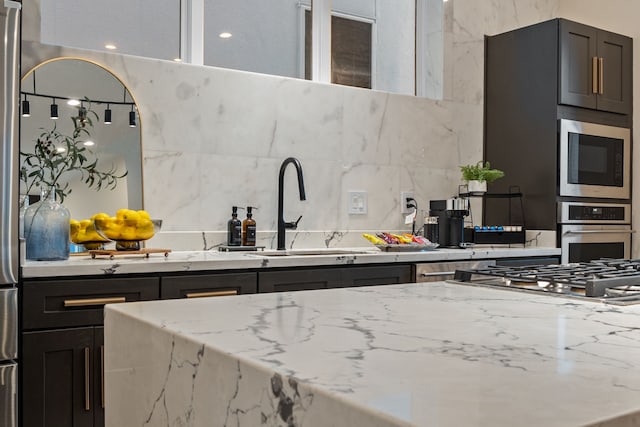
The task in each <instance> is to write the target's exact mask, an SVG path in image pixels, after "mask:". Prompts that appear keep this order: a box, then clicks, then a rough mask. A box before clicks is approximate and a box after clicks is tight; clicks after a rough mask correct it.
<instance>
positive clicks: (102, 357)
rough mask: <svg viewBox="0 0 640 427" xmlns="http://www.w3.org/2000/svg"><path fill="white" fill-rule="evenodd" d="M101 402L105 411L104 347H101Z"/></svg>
mask: <svg viewBox="0 0 640 427" xmlns="http://www.w3.org/2000/svg"><path fill="white" fill-rule="evenodd" d="M100 389H101V392H100V393H101V394H100V400H101V401H102V409H104V345H101V346H100Z"/></svg>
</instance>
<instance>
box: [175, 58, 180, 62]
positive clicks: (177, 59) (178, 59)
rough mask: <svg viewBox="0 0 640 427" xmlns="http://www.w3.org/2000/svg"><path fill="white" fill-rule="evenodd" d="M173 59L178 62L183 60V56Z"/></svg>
mask: <svg viewBox="0 0 640 427" xmlns="http://www.w3.org/2000/svg"><path fill="white" fill-rule="evenodd" d="M173 60H174V61H176V62H182V58H173Z"/></svg>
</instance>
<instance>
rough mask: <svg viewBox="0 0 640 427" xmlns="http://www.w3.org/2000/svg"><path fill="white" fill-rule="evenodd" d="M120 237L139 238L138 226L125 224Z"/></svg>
mask: <svg viewBox="0 0 640 427" xmlns="http://www.w3.org/2000/svg"><path fill="white" fill-rule="evenodd" d="M120 238H121V239H123V240H138V239H137V238H136V228H135V227H133V226H130V225H125V226H124V227H123V228H122V232H121V234H120Z"/></svg>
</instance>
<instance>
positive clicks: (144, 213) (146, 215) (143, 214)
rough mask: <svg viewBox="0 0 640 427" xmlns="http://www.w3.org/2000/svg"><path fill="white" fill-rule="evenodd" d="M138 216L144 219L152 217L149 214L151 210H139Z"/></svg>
mask: <svg viewBox="0 0 640 427" xmlns="http://www.w3.org/2000/svg"><path fill="white" fill-rule="evenodd" d="M138 217H139V218H142V219H151V217H150V216H149V212H147V211H145V210H139V211H138Z"/></svg>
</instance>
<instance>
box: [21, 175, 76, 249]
mask: <svg viewBox="0 0 640 427" xmlns="http://www.w3.org/2000/svg"><path fill="white" fill-rule="evenodd" d="M69 219H70V216H69V210H68V209H67V208H65V207H64V206H62V204H60V203H59V202H57V201H56V192H55V188H54V187H51V188H44V189H42V190H41V192H40V201H39V202H37V203H34V204H32V205H30V206H29V207H28V208H27V210H26V211H25V213H24V238H25V243H26V253H25V257H26V259H28V260H35V261H55V260H65V259H68V258H69Z"/></svg>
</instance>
